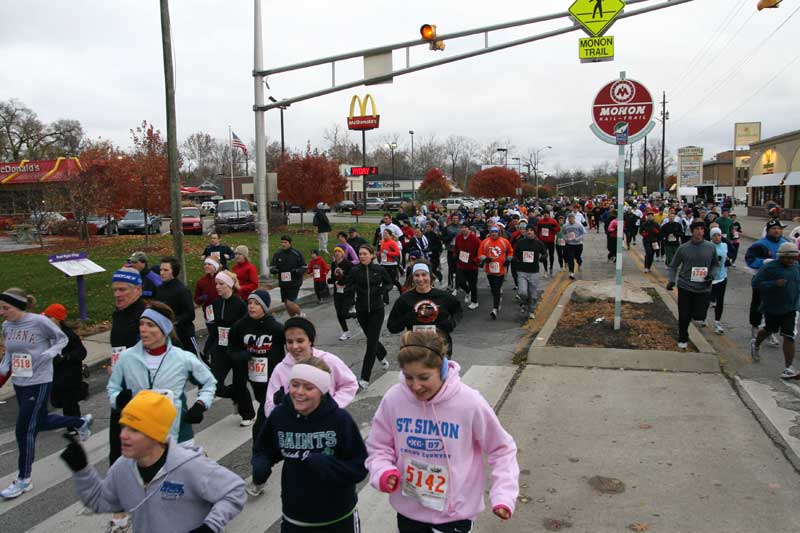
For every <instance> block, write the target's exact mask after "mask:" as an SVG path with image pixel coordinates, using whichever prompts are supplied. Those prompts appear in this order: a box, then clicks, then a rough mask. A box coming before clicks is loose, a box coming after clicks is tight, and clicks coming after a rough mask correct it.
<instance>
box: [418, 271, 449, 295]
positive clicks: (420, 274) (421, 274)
mask: <svg viewBox="0 0 800 533" xmlns="http://www.w3.org/2000/svg"><path fill="white" fill-rule="evenodd" d="M420 275H422V274H420ZM450 294H452V295H453V296H458V289H453V292H451V293H450Z"/></svg>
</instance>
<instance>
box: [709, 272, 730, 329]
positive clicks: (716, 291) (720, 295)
mask: <svg viewBox="0 0 800 533" xmlns="http://www.w3.org/2000/svg"><path fill="white" fill-rule="evenodd" d="M727 287H728V280H727V279H724V280H722V281H720V282H719V283H715V284H713V285H712V286H711V301H712V302H714V320H716V321H717V322H719V321H720V320H722V310H723V308H724V307H725V289H726V288H727Z"/></svg>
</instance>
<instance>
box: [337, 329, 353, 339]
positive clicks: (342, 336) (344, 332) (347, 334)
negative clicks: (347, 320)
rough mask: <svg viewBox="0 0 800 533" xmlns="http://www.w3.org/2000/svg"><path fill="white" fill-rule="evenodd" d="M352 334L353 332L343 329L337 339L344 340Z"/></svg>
mask: <svg viewBox="0 0 800 533" xmlns="http://www.w3.org/2000/svg"><path fill="white" fill-rule="evenodd" d="M352 336H353V334H352V333H351V332H349V331H343V332H342V334H341V335H339V340H340V341H346V340H347V339H349V338H350V337H352Z"/></svg>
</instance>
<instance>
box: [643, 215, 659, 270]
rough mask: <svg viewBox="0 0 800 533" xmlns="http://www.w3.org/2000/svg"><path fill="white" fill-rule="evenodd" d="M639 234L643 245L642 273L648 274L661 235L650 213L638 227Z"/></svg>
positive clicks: (657, 224)
mask: <svg viewBox="0 0 800 533" xmlns="http://www.w3.org/2000/svg"><path fill="white" fill-rule="evenodd" d="M639 233H641V235H642V244H643V245H644V273H645V274H648V273H649V272H650V267H652V266H653V258H654V257H655V254H656V252H658V250H659V248H660V247H659V245H658V241H659V234H660V233H661V226H660V224H659V223H658V222H656V220H655V217H654V216H653V213H652V212H648V213H647V218H646V219H645V221H644V223H643V224H642V225H641V226H640V227H639Z"/></svg>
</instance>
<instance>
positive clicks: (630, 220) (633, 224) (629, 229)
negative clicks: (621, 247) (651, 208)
mask: <svg viewBox="0 0 800 533" xmlns="http://www.w3.org/2000/svg"><path fill="white" fill-rule="evenodd" d="M622 222H623V224H622V226H623V228H624V229H625V245H626V246H627V247H628V250H630V249H631V243H633V244H636V233H637V232H638V231H639V225H640V224H641V221H640V220H639V217H638V216H636V214H635V213H634V211H633V210H632V209H631V208H630V206H627V207H625V214H624V215H623V216H622Z"/></svg>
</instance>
